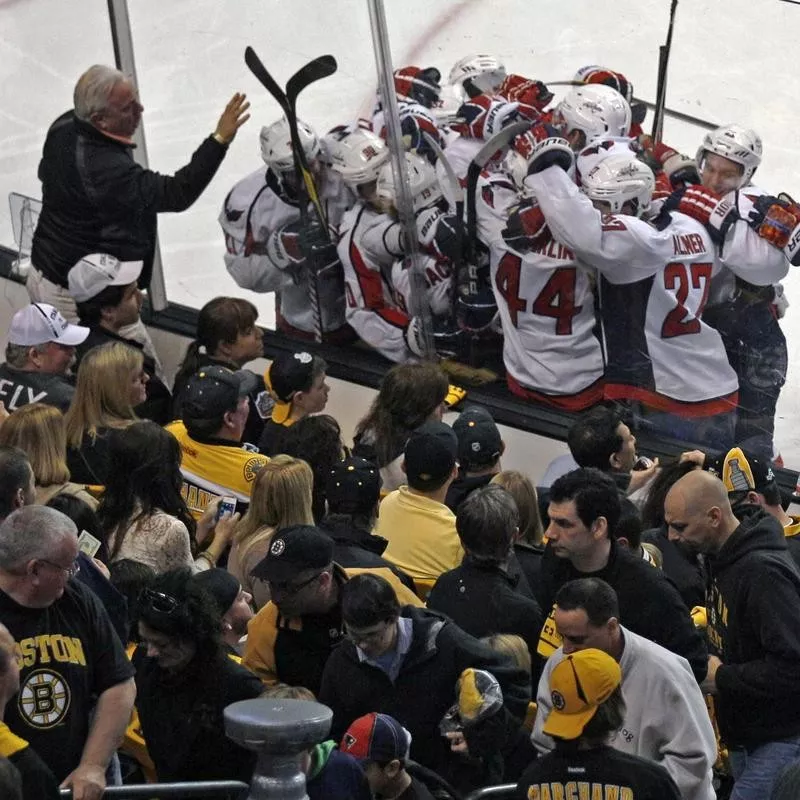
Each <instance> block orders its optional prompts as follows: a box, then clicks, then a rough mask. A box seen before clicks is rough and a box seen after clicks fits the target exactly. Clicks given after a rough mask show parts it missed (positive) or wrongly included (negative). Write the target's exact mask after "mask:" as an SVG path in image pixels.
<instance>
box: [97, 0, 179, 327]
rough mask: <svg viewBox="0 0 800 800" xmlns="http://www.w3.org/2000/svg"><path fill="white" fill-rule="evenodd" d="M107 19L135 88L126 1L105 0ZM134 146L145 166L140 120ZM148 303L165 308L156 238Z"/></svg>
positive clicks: (119, 61)
mask: <svg viewBox="0 0 800 800" xmlns="http://www.w3.org/2000/svg"><path fill="white" fill-rule="evenodd" d="M107 2H108V19H109V22H110V24H111V41H112V42H113V43H114V61H115V62H116V67H117V69H119V70H122V72H124V73H125V74H126V75H127V76H128V77H129V78H130V79H131V80H132V81H133V84H134V86H136V87H137V88H138V86H139V82H138V80H137V79H136V62H135V59H134V55H133V35H132V33H131V20H130V16H129V15H128V0H107ZM133 141H134V142H135V143H136V147H135V149H134V151H133V158H134V160H135V161H136V163H137V164H141V165H142V166H143V167H148V165H149V164H148V160H147V142H146V141H145V137H144V122H142V123H141V124H140V125H139V127H138V128H137V130H136V133H134V135H133ZM148 293H149V295H150V306H151V307H152V309H153V310H154V311H163V310H164V309H165V308H166V307H167V289H166V286H165V284H164V266H163V264H162V262H161V246H160V244H159V241H158V237H156V246H155V252H154V253H153V276H152V278H151V279H150V287H149V289H148Z"/></svg>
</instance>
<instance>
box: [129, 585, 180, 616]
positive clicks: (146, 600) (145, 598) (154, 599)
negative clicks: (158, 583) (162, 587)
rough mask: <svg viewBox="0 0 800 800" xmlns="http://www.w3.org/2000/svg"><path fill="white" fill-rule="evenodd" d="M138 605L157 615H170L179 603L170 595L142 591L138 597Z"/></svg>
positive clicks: (147, 590) (151, 590) (148, 590)
mask: <svg viewBox="0 0 800 800" xmlns="http://www.w3.org/2000/svg"><path fill="white" fill-rule="evenodd" d="M139 604H140V605H142V606H146V607H148V608H149V609H151V610H152V611H155V612H156V613H158V614H165V615H169V614H172V613H173V612H174V611H175V609H176V608H177V607H178V605H179V602H178V600H176V599H175V598H174V597H173V596H172V595H169V594H165V593H164V592H156V591H154V590H153V589H142V591H141V594H140V595H139Z"/></svg>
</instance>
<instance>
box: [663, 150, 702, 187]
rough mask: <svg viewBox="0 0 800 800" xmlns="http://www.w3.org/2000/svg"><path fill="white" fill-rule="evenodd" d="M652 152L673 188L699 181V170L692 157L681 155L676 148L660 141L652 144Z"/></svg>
mask: <svg viewBox="0 0 800 800" xmlns="http://www.w3.org/2000/svg"><path fill="white" fill-rule="evenodd" d="M652 152H653V155H654V156H655V157H656V158H657V159H658V162H659V164H660V165H661V169H663V170H664V174H665V175H666V176H667V177H668V178H669V182H670V183H671V184H672V188H673V189H683V188H684V186H686V185H687V184H692V185H693V184H698V183H700V171H699V170H698V168H697V162H695V160H694V159H693V158H689V157H688V156H684V155H681V153H679V152H678V151H677V150H673V149H672V148H671V147H668V146H667V145H665V144H662V143H661V142H659V143H657V144H656V145H654V146H653V150H652Z"/></svg>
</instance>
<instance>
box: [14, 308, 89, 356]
mask: <svg viewBox="0 0 800 800" xmlns="http://www.w3.org/2000/svg"><path fill="white" fill-rule="evenodd" d="M88 335H89V329H88V328H84V327H83V326H82V325H72V324H71V323H69V322H67V321H66V320H65V319H64V317H62V316H61V314H60V313H59V311H58V309H57V308H54V307H53V306H51V305H48V304H47V303H31V305H29V306H25V308H21V309H20V310H19V311H17V313H16V314H14V318H13V319H12V320H11V328H10V329H9V331H8V341H9V344H17V345H20V346H22V347H33V346H34V345H37V344H45V342H57V343H58V344H64V345H68V346H70V347H75V345H79V344H81V343H82V342H84V341H85V340H86V337H87V336H88Z"/></svg>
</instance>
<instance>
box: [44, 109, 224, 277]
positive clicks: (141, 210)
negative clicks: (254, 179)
mask: <svg viewBox="0 0 800 800" xmlns="http://www.w3.org/2000/svg"><path fill="white" fill-rule="evenodd" d="M226 151H227V147H226V146H225V145H221V144H219V142H217V141H216V140H215V139H214V138H213V137H211V136H209V137H208V138H207V139H205V140H204V141H203V143H202V144H201V145H200V147H198V148H197V150H196V151H195V152H194V154H193V155H192V158H191V161H190V162H189V163H188V164H187V165H186V166H185V167H183V168H182V169H180V170H178V172H176V173H175V174H174V175H160V174H159V173H158V172H153V171H152V170H149V169H144V168H143V167H141V166H140V165H139V164H137V163H136V162H135V161H134V160H133V146H132V145H127V144H124V143H122V142H119V141H116V140H115V139H111V138H110V137H108V136H106V135H104V134H103V133H101V132H100V131H99V130H97V129H96V128H94V127H93V126H92V125H90V124H89V123H87V122H81V121H80V120H79V119H77V117H76V116H75V114H74V113H73V112H72V111H67V112H65V113H64V114H62V115H61V116H60V117H59V118H58V119H57V120H56V121H55V122H54V123H53V124H52V125H51V126H50V130H49V131H48V132H47V138H46V139H45V143H44V151H43V153H42V160H41V161H40V162H39V180H40V181H41V182H42V213H41V215H40V216H39V223H38V225H37V226H36V231H35V232H34V235H33V248H32V252H31V261H32V263H33V265H34V266H35V267H36V268H37V269H38V270H40V271H41V272H42V273H43V274H44V276H45V277H46V278H47V279H48V280H50V281H53V282H54V283H57V284H59V285H60V286H63V287H65V288H66V286H67V274H68V273H69V271H70V269H71V268H72V267H73V266H74V265H75V264H76V263H77V262H78V261H79V260H80V259H81V258H82V257H83V256H85V255H88V254H89V253H110V254H111V255H113V256H116V257H117V258H119V259H120V260H121V261H140V260H141V261H144V268H143V269H142V274H141V276H140V278H139V286H140V287H142V288H146V287H147V286H148V285H149V283H150V278H151V275H152V270H153V252H154V249H155V241H156V214H159V213H161V212H163V211H185V210H186V209H187V208H189V206H191V205H192V203H194V201H195V200H197V198H198V197H199V196H200V195H201V193H202V192H203V190H204V189H205V188H206V186H208V184H209V182H210V181H211V179H212V178H213V177H214V173H215V172H216V171H217V168H218V167H219V165H220V164H221V163H222V159H223V158H224V157H225V153H226Z"/></svg>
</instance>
